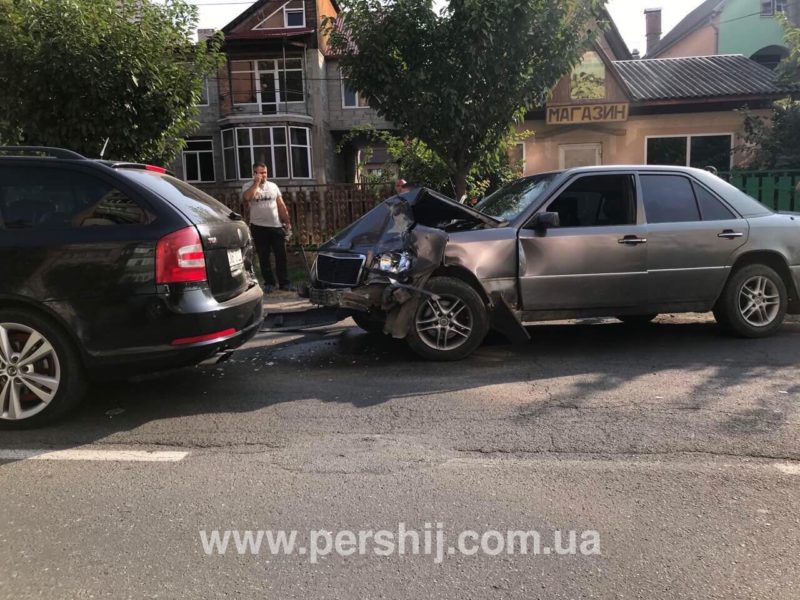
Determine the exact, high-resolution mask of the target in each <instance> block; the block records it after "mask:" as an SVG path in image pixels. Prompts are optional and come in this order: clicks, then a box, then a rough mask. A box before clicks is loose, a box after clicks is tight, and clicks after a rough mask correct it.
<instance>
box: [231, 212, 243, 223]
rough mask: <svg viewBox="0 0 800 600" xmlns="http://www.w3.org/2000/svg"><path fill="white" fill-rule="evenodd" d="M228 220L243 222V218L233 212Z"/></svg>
mask: <svg viewBox="0 0 800 600" xmlns="http://www.w3.org/2000/svg"><path fill="white" fill-rule="evenodd" d="M228 218H229V219H230V220H231V221H244V217H243V216H242V215H240V214H239V213H237V212H235V211H231V212H230V214H229V215H228Z"/></svg>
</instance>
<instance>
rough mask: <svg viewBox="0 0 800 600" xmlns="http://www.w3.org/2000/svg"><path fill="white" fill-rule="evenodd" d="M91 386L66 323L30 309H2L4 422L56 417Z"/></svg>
mask: <svg viewBox="0 0 800 600" xmlns="http://www.w3.org/2000/svg"><path fill="white" fill-rule="evenodd" d="M85 387H86V378H85V376H84V373H83V368H82V365H81V363H80V360H79V357H78V353H77V352H76V350H75V349H74V347H73V345H72V343H71V341H70V340H69V339H68V337H67V335H66V334H65V333H64V331H62V330H61V328H60V327H58V326H57V325H55V324H53V323H52V322H51V321H50V320H49V319H45V318H43V317H41V316H40V315H39V314H37V313H35V312H32V311H29V310H25V309H16V308H14V309H3V310H0V427H5V428H27V427H35V426H39V425H42V424H44V423H46V422H48V421H51V420H53V419H56V418H58V417H60V416H62V415H64V414H66V413H67V412H68V411H69V410H71V409H72V408H74V407H75V406H76V405H77V404H78V402H79V401H80V399H81V397H82V396H83V392H84V390H85Z"/></svg>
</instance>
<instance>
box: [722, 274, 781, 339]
mask: <svg viewBox="0 0 800 600" xmlns="http://www.w3.org/2000/svg"><path fill="white" fill-rule="evenodd" d="M788 303H789V301H788V295H787V293H786V285H785V284H784V282H783V279H782V278H781V276H780V275H778V274H777V273H776V272H775V271H774V270H773V269H771V268H769V267H767V266H766V265H749V266H746V267H743V268H742V269H740V270H738V271H736V272H735V273H734V274H733V275H732V276H731V278H730V279H729V280H728V283H727V284H726V285H725V289H724V290H723V291H722V295H721V296H720V298H719V300H717V304H716V306H715V307H714V318H716V320H717V323H719V325H720V326H721V327H722V328H723V329H725V330H727V331H730V332H732V333H735V334H737V335H740V336H742V337H749V338H759V337H765V336H768V335H771V334H773V333H775V331H776V330H777V329H778V328H779V327H780V326H781V324H782V323H783V319H784V317H785V316H786V310H787V308H788Z"/></svg>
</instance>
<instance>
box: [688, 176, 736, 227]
mask: <svg viewBox="0 0 800 600" xmlns="http://www.w3.org/2000/svg"><path fill="white" fill-rule="evenodd" d="M694 193H695V196H697V203H698V204H699V205H700V215H701V216H702V217H703V220H704V221H728V220H730V219H735V218H736V215H734V214H733V213H732V212H731V211H730V210H729V209H728V207H727V206H725V205H724V204H723V203H722V202H720V201H719V200H717V198H716V197H715V196H714V195H713V194H712V193H711V192H709V191H708V190H707V189H706V188H704V187H703V186H702V185H699V184H697V183H695V184H694Z"/></svg>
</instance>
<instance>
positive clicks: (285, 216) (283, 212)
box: [278, 196, 292, 228]
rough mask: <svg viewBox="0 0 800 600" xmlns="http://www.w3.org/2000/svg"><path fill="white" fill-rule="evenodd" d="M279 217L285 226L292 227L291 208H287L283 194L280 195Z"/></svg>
mask: <svg viewBox="0 0 800 600" xmlns="http://www.w3.org/2000/svg"><path fill="white" fill-rule="evenodd" d="M278 218H279V219H280V220H281V223H282V224H283V225H284V226H286V227H289V228H291V226H292V221H291V219H289V209H287V208H286V203H285V202H284V201H283V196H278Z"/></svg>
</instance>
